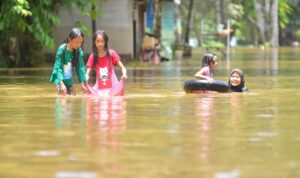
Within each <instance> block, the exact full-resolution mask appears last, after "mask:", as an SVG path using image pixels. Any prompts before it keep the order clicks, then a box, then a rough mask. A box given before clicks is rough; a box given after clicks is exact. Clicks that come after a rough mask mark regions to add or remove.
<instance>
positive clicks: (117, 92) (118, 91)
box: [109, 80, 124, 96]
mask: <svg viewBox="0 0 300 178" xmlns="http://www.w3.org/2000/svg"><path fill="white" fill-rule="evenodd" d="M109 95H110V96H124V80H120V81H119V82H118V83H117V84H116V85H115V86H113V88H112V89H111V90H110V92H109Z"/></svg>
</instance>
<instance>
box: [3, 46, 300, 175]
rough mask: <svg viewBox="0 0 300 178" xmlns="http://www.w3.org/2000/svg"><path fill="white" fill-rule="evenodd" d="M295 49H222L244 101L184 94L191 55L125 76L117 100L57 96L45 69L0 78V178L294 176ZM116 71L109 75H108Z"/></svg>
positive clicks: (298, 80) (299, 166)
mask: <svg viewBox="0 0 300 178" xmlns="http://www.w3.org/2000/svg"><path fill="white" fill-rule="evenodd" d="M299 53H300V52H299V49H278V50H271V49H267V50H260V49H242V50H238V49H235V50H232V53H231V55H230V60H226V59H225V57H224V59H223V58H222V57H221V56H220V58H219V63H218V67H217V69H216V70H214V76H215V79H217V80H224V81H227V79H228V75H229V72H230V70H231V69H232V68H235V67H239V68H242V69H243V70H244V71H245V73H246V85H247V87H248V88H249V89H250V93H246V94H241V93H209V94H185V93H184V92H183V89H182V87H183V83H184V81H185V80H189V79H193V74H194V73H195V72H196V71H197V70H198V69H199V67H200V58H201V53H195V54H194V55H193V58H191V59H180V57H177V58H176V59H174V60H173V61H169V62H164V63H161V64H160V65H158V66H146V67H130V66H128V67H127V68H128V75H129V79H128V80H127V81H125V96H124V97H99V98H96V97H88V96H84V95H83V94H82V93H81V91H80V89H79V85H78V82H77V83H76V89H77V93H78V95H77V96H76V97H73V96H66V97H58V96H57V95H56V93H55V87H54V85H53V84H51V83H49V82H48V80H49V76H50V73H51V69H50V68H37V69H9V70H6V69H2V70H0V79H1V80H0V93H1V99H0V116H1V119H0V143H1V147H0V160H1V161H0V177H13V178H21V177H22V178H23V177H34V178H35V177H37V178H40V177H43V178H44V177H55V178H69V177H72V178H98V177H113V178H120V177H122V178H132V177H138V178H154V177H155V178H165V177H170V178H182V177H195V178H199V177H200V178H202V177H203V178H208V177H209V178H253V177H262V178H276V177H278V178H281V177H286V178H289V177H300V172H299V170H300V154H299V149H300V132H299V130H300V124H299V122H300V119H299V118H300V117H299V114H300V113H299V107H300V91H299V88H300V77H299V76H300V75H299V68H300V61H299V59H298V57H297V56H299ZM117 72H119V71H117Z"/></svg>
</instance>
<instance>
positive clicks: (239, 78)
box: [228, 69, 249, 92]
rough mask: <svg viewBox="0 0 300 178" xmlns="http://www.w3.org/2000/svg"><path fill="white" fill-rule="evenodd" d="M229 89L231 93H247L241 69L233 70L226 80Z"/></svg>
mask: <svg viewBox="0 0 300 178" xmlns="http://www.w3.org/2000/svg"><path fill="white" fill-rule="evenodd" d="M228 85H229V88H230V90H231V91H232V92H249V90H248V88H247V87H245V76H244V72H243V71H242V70H241V69H233V70H232V71H231V73H230V77H229V80H228Z"/></svg>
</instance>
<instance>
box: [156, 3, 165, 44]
mask: <svg viewBox="0 0 300 178" xmlns="http://www.w3.org/2000/svg"><path fill="white" fill-rule="evenodd" d="M162 3H163V2H162V0H155V1H154V9H155V10H154V13H155V15H154V17H155V21H154V35H155V37H156V38H157V39H160V36H161V14H162Z"/></svg>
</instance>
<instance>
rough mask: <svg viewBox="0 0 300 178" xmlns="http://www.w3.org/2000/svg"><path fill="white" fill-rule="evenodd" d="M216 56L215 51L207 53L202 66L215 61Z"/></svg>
mask: <svg viewBox="0 0 300 178" xmlns="http://www.w3.org/2000/svg"><path fill="white" fill-rule="evenodd" d="M215 56H216V55H215V54H213V53H206V54H205V55H204V56H203V58H202V67H205V66H209V65H210V63H212V62H214V61H213V59H214V57H215Z"/></svg>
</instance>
